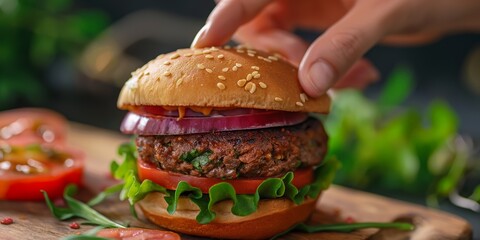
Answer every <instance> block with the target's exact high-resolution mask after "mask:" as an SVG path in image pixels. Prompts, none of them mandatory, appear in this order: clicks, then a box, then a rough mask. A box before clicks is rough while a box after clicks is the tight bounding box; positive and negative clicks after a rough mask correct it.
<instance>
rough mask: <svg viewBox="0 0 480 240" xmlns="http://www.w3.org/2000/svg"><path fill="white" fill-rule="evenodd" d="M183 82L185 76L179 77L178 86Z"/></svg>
mask: <svg viewBox="0 0 480 240" xmlns="http://www.w3.org/2000/svg"><path fill="white" fill-rule="evenodd" d="M182 82H183V78H180V79H178V80H177V84H176V85H177V87H178V86H180V84H182Z"/></svg>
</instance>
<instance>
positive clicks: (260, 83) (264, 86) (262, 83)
mask: <svg viewBox="0 0 480 240" xmlns="http://www.w3.org/2000/svg"><path fill="white" fill-rule="evenodd" d="M258 85H260V87H261V88H267V84H265V83H264V82H259V83H258Z"/></svg>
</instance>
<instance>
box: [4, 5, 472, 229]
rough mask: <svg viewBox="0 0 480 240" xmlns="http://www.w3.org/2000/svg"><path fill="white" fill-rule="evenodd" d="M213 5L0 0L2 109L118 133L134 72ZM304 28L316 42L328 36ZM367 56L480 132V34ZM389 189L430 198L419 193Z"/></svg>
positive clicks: (413, 101) (198, 23)
mask: <svg viewBox="0 0 480 240" xmlns="http://www.w3.org/2000/svg"><path fill="white" fill-rule="evenodd" d="M214 5H215V4H214V2H213V1H206V0H204V1H199V0H178V1H162V0H137V1H126V0H123V1H114V0H104V1H96V0H83V1H73V0H45V1H37V0H0V34H1V37H0V110H6V109H11V108H18V107H27V106H29V107H31V106H33V107H47V108H51V109H54V110H56V111H58V112H60V113H62V114H64V115H65V116H66V117H67V118H68V119H69V120H71V121H76V122H81V123H86V124H91V125H95V126H98V127H102V128H107V129H111V130H115V131H118V126H119V125H120V122H121V120H122V117H123V115H124V112H122V111H119V110H117V109H116V100H117V96H118V93H119V90H120V88H121V86H122V84H123V83H124V82H125V81H126V80H127V79H128V78H129V76H130V72H132V71H134V70H135V69H136V68H138V67H140V66H142V65H143V64H144V63H146V62H147V61H148V60H150V59H152V58H154V57H155V56H157V55H159V54H160V53H165V52H170V51H173V50H176V49H178V48H185V47H189V45H190V43H191V41H192V39H193V37H194V36H195V34H196V32H197V31H198V30H199V29H200V28H201V27H202V25H203V23H204V21H205V20H206V18H207V16H208V14H209V13H210V11H211V10H212V9H213V7H214ZM298 33H299V35H301V36H302V37H304V38H305V39H306V40H307V41H313V40H314V39H315V38H316V37H317V36H318V35H319V33H313V32H309V31H305V30H299V31H298ZM367 58H368V59H370V60H371V61H372V62H373V63H374V64H375V65H376V66H377V67H378V68H379V70H380V72H381V74H382V76H383V78H386V76H388V75H389V74H390V73H391V72H392V71H393V69H395V68H396V67H397V66H399V65H401V66H406V67H408V68H409V69H410V70H411V71H412V73H413V76H414V79H415V82H414V86H415V87H414V90H413V94H412V95H410V97H408V99H407V101H406V102H405V103H404V104H405V105H409V106H411V105H413V106H417V107H418V108H419V109H425V108H426V107H427V105H428V104H429V103H430V102H431V101H432V100H433V99H443V100H445V101H446V102H447V103H448V104H449V105H450V106H451V107H452V108H453V109H454V110H455V111H456V112H457V114H458V117H459V132H460V133H461V134H464V135H468V136H471V137H473V138H474V139H480V126H479V125H480V34H462V35H454V36H446V37H445V38H443V39H440V40H438V41H436V42H434V43H432V44H430V45H425V46H415V47H388V46H377V47H374V48H373V49H372V50H371V51H369V52H368V53H367ZM384 84H385V83H384V81H379V82H378V83H375V84H374V85H372V86H370V87H369V88H368V89H367V90H366V95H367V96H368V97H371V98H375V97H376V96H377V95H378V93H379V91H380V89H382V87H383V85H384ZM369 190H370V191H374V192H376V189H369ZM380 192H381V193H383V194H386V195H390V196H394V197H397V198H401V199H405V200H409V201H413V202H417V203H421V204H424V203H425V201H424V199H423V198H422V197H418V196H407V195H403V194H401V193H398V192H396V191H388V190H387V191H385V190H381V191H380ZM442 208H444V209H447V210H449V211H454V212H456V213H458V214H462V215H463V216H466V217H468V218H469V220H470V221H471V222H472V223H474V222H476V223H478V222H480V217H479V215H478V213H473V212H471V211H469V210H460V209H459V208H456V207H454V206H452V205H451V204H446V205H442ZM477 227H479V228H480V226H478V224H477ZM477 234H478V233H477ZM477 236H479V235H477Z"/></svg>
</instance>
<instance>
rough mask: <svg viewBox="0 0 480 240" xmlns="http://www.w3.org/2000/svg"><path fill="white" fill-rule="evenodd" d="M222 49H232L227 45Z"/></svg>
mask: <svg viewBox="0 0 480 240" xmlns="http://www.w3.org/2000/svg"><path fill="white" fill-rule="evenodd" d="M223 48H224V49H230V48H232V47H231V46H229V45H226V46H224V47H223Z"/></svg>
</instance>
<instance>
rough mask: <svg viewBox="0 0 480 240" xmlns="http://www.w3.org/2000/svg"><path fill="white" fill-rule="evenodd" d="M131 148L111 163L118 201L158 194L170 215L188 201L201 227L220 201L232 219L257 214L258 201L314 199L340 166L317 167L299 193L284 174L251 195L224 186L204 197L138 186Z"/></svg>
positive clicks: (186, 190)
mask: <svg viewBox="0 0 480 240" xmlns="http://www.w3.org/2000/svg"><path fill="white" fill-rule="evenodd" d="M128 145H130V146H128ZM131 145H132V144H131V143H129V144H124V145H122V146H121V147H120V149H119V153H120V154H121V155H122V156H123V157H124V161H123V162H122V163H121V164H118V163H116V162H113V163H112V165H111V170H112V175H113V176H114V177H115V178H117V179H119V180H123V182H124V183H123V186H121V187H119V186H117V187H116V188H115V189H113V190H118V191H120V199H121V200H128V201H129V203H130V205H131V206H133V205H134V204H135V203H137V202H138V201H140V200H141V199H143V198H144V197H145V196H146V195H147V194H148V193H150V192H161V193H164V194H165V195H166V196H165V201H166V202H167V204H168V207H167V211H168V213H170V214H174V213H175V211H176V208H177V204H178V201H179V199H180V197H188V198H189V199H190V200H191V201H192V202H193V203H195V204H196V205H197V206H198V207H199V208H200V211H199V214H198V215H197V217H196V220H197V221H198V222H199V223H201V224H207V223H209V222H211V221H213V220H214V219H215V216H216V214H215V211H214V210H213V206H214V205H215V204H216V203H218V202H221V201H224V200H231V201H232V203H233V204H232V209H231V211H232V213H233V214H234V215H237V216H247V215H250V214H252V213H254V212H255V211H256V210H257V208H258V203H259V201H260V199H273V198H282V197H286V198H288V199H291V200H292V201H293V202H294V203H295V204H301V203H302V202H303V201H304V200H305V198H306V197H310V198H316V197H317V196H318V195H319V194H320V192H321V191H323V190H325V189H327V188H328V187H329V186H330V184H331V182H332V180H333V178H334V176H335V172H336V170H337V169H338V168H339V166H340V164H339V162H338V161H337V160H336V159H333V158H331V159H329V160H325V161H324V163H323V164H322V165H321V166H319V167H317V168H316V169H315V172H314V177H315V178H314V181H313V182H312V183H311V184H309V185H306V186H304V187H302V188H301V189H298V188H297V187H295V186H294V185H293V184H292V180H293V178H294V174H293V173H292V172H288V173H286V174H285V175H284V176H283V177H281V178H268V179H266V180H264V181H263V182H262V183H261V184H260V185H259V186H258V188H257V190H256V192H255V193H254V194H237V193H236V192H235V189H234V188H233V186H232V185H231V184H229V183H227V182H221V183H218V184H215V185H213V186H212V187H210V189H209V191H208V194H204V193H202V191H201V190H200V189H199V188H197V187H193V186H191V185H190V184H188V183H187V182H184V181H181V182H179V183H178V185H177V188H176V189H175V190H166V189H165V188H164V187H162V186H160V185H158V184H156V183H154V182H152V181H150V180H144V181H142V182H140V181H139V178H138V173H137V169H136V152H135V148H134V147H131ZM197 155H199V154H196V153H189V155H188V156H187V155H185V159H187V158H188V159H190V158H191V159H195V158H197V157H199V156H200V155H199V156H197ZM108 190H109V192H108V194H111V191H112V189H108ZM104 195H105V194H104Z"/></svg>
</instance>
